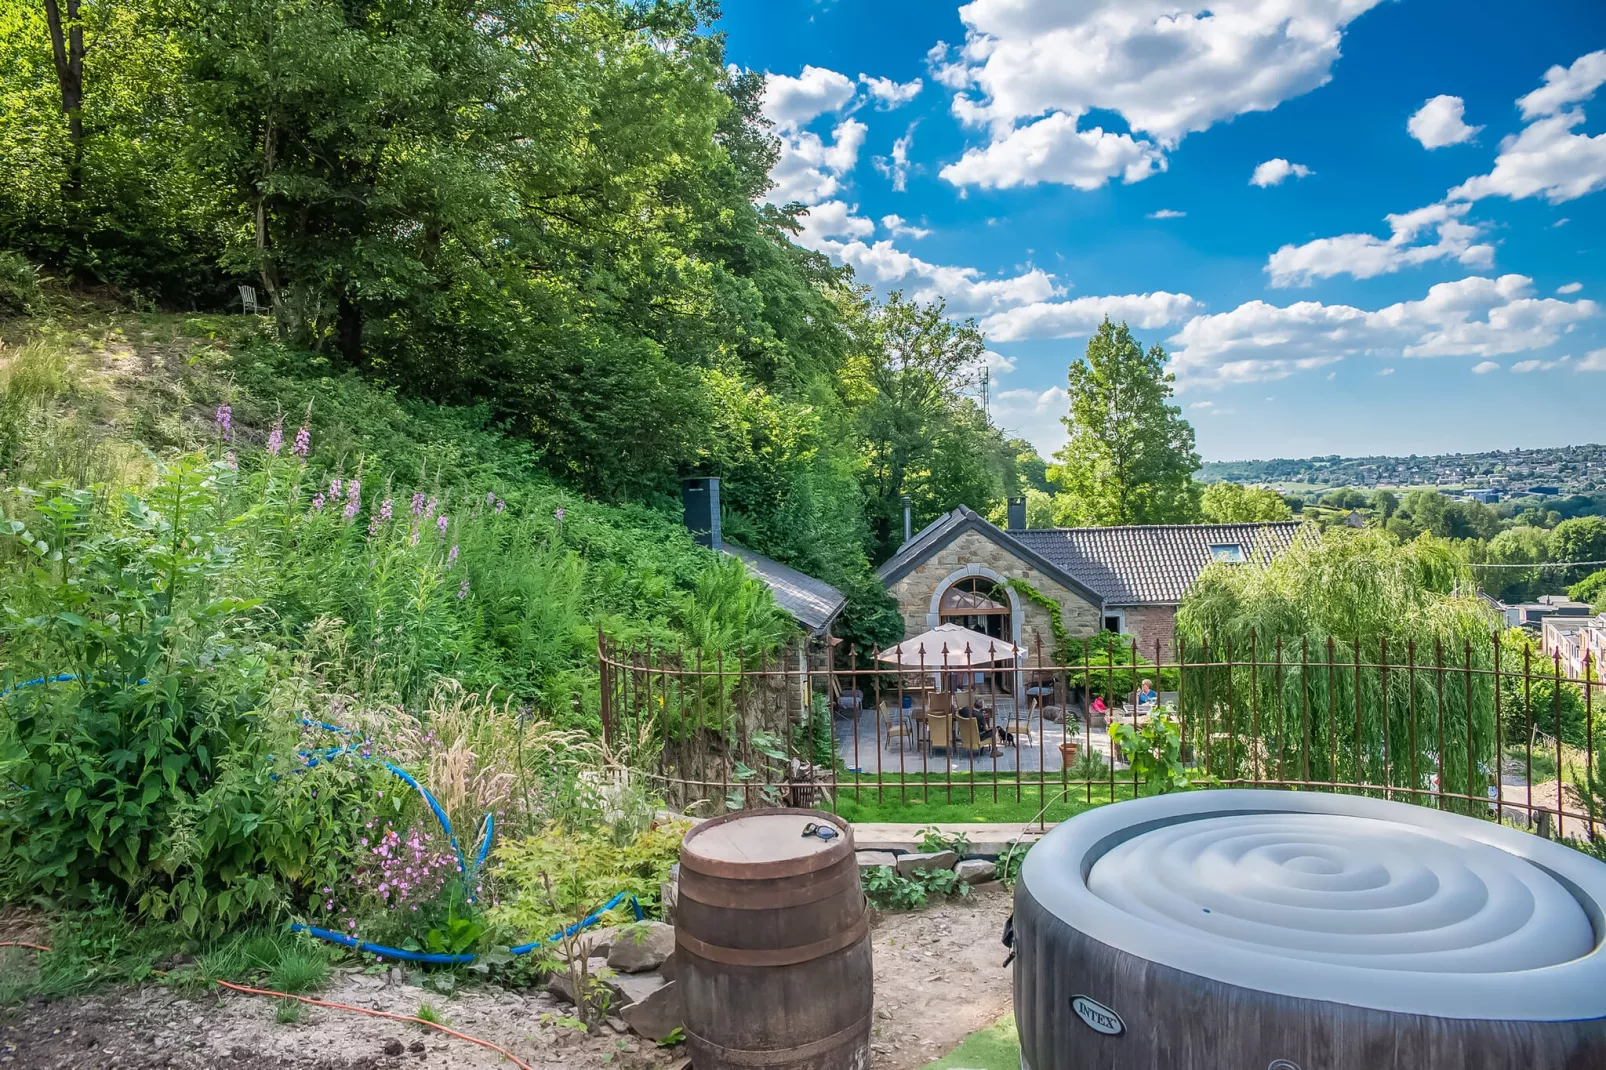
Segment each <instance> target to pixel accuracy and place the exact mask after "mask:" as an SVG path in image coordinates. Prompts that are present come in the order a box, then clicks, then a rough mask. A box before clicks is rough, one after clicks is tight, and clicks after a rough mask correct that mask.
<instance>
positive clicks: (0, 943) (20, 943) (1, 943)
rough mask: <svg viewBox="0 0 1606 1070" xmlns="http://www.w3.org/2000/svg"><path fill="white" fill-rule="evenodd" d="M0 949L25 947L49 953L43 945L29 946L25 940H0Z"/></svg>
mask: <svg viewBox="0 0 1606 1070" xmlns="http://www.w3.org/2000/svg"><path fill="white" fill-rule="evenodd" d="M0 947H27V948H32V949H33V950H35V951H49V950H50V949H49V948H48V947H46V946H45V945H44V944H30V943H29V942H28V941H26V940H0Z"/></svg>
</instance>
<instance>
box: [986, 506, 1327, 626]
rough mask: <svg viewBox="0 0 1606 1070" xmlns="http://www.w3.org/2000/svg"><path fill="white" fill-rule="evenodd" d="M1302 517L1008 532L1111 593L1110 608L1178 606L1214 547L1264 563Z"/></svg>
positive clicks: (1295, 533)
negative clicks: (1257, 521)
mask: <svg viewBox="0 0 1606 1070" xmlns="http://www.w3.org/2000/svg"><path fill="white" fill-rule="evenodd" d="M1303 527H1304V525H1303V524H1301V523H1299V522H1298V521H1279V522H1275V523H1266V524H1146V525H1136V526H1130V527H1114V528H1028V529H1027V530H1025V531H1010V532H1006V534H1007V535H1008V536H1009V537H1010V538H1012V539H1014V540H1015V541H1017V542H1019V543H1020V544H1021V545H1023V546H1026V547H1028V548H1030V549H1032V550H1034V551H1036V552H1037V554H1038V555H1039V556H1041V557H1044V558H1047V559H1048V560H1049V561H1052V562H1053V563H1054V564H1056V565H1058V566H1059V567H1060V568H1062V569H1064V570H1065V571H1066V572H1069V573H1070V574H1071V575H1073V576H1075V577H1076V578H1077V579H1079V580H1081V581H1082V582H1083V583H1085V584H1087V585H1088V586H1089V587H1091V588H1093V589H1094V590H1095V591H1099V592H1101V593H1102V594H1103V595H1104V602H1105V604H1106V605H1110V606H1135V605H1175V604H1176V603H1178V602H1181V601H1182V597H1183V595H1185V594H1187V593H1188V590H1189V589H1190V588H1191V587H1192V586H1193V585H1194V583H1195V582H1197V581H1198V579H1199V574H1200V573H1201V572H1203V571H1204V570H1205V566H1206V565H1209V564H1210V563H1211V561H1212V560H1214V557H1213V554H1212V552H1211V547H1212V546H1241V547H1242V548H1243V554H1244V560H1245V562H1247V563H1257V564H1265V563H1267V562H1269V561H1271V559H1272V558H1274V557H1276V556H1277V555H1278V554H1281V553H1282V552H1283V551H1284V550H1287V549H1288V548H1289V547H1290V546H1292V545H1293V544H1294V540H1295V539H1296V538H1298V537H1299V533H1300V531H1301V530H1302V528H1303Z"/></svg>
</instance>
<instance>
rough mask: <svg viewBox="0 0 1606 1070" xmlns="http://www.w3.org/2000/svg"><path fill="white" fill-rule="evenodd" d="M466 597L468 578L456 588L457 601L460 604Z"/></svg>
mask: <svg viewBox="0 0 1606 1070" xmlns="http://www.w3.org/2000/svg"><path fill="white" fill-rule="evenodd" d="M467 597H468V578H467V577H464V579H463V582H462V584H461V585H460V586H459V587H458V588H457V600H458V601H459V602H461V601H462V600H463V599H465V598H467Z"/></svg>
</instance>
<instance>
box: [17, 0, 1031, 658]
mask: <svg viewBox="0 0 1606 1070" xmlns="http://www.w3.org/2000/svg"><path fill="white" fill-rule="evenodd" d="M717 14H718V11H717V6H716V5H715V4H713V3H712V2H710V0H549V2H541V3H535V2H531V0H512V2H509V3H489V2H487V0H413V2H409V3H405V4H398V3H391V2H387V0H167V2H161V3H159V2H157V0H119V2H117V3H113V2H112V0H50V2H48V3H46V2H45V0H0V72H4V94H5V95H4V99H3V104H0V174H3V175H4V176H5V180H4V181H3V182H0V250H4V249H14V250H16V251H19V252H21V253H23V254H24V255H25V256H27V257H29V258H30V259H32V260H33V261H35V262H40V263H43V264H44V265H45V266H46V267H47V268H49V269H50V271H51V273H52V274H53V275H55V276H56V277H57V278H60V279H64V280H69V281H77V282H82V283H91V284H94V285H95V286H96V287H97V288H98V290H99V292H100V293H106V294H110V295H112V296H114V297H120V298H122V299H124V300H126V301H129V302H131V303H134V304H137V305H141V306H149V305H155V306H157V307H166V308H174V309H192V308H194V309H204V310H209V311H216V310H220V309H224V308H228V307H230V306H231V305H232V307H233V308H235V309H239V308H240V304H239V296H238V294H239V290H238V288H239V287H240V286H242V285H243V286H251V287H253V288H255V290H256V291H257V293H258V296H259V297H260V299H261V300H262V301H263V302H264V303H265V304H266V305H268V306H269V307H270V308H271V310H272V318H271V320H268V321H265V323H264V329H265V330H266V331H269V332H272V333H276V334H277V336H278V338H279V340H280V342H281V343H282V344H283V345H284V347H285V349H286V350H287V351H288V352H290V353H292V354H294V358H293V359H304V360H308V361H313V362H317V361H327V362H329V363H330V364H331V365H333V366H334V367H336V368H337V369H344V370H352V371H356V372H359V373H361V374H363V375H366V376H369V377H372V378H375V379H378V380H380V381H383V382H385V383H387V384H389V385H391V386H393V387H394V388H395V389H396V390H397V391H398V392H399V393H402V394H413V395H416V396H422V397H428V398H431V399H434V400H441V401H447V402H453V403H468V404H482V405H484V406H485V407H486V408H487V410H488V411H489V413H490V414H492V415H493V416H494V417H495V418H496V419H497V420H498V421H500V422H501V423H503V424H504V425H505V426H506V427H507V429H508V430H510V431H511V432H513V433H515V434H518V435H520V436H521V437H523V438H524V439H525V440H526V441H528V442H529V443H530V444H531V446H532V448H533V451H534V453H535V455H536V456H537V457H538V458H539V460H540V463H541V464H543V465H544V466H545V467H546V468H547V469H548V470H549V471H551V472H553V473H554V474H556V475H558V476H560V477H561V478H563V479H565V480H566V481H568V482H569V483H571V484H572V485H574V486H576V487H578V488H580V489H582V490H584V491H587V492H589V493H591V494H594V495H597V496H599V497H603V498H608V499H634V500H638V501H644V502H649V503H658V504H667V503H669V502H671V501H672V500H673V499H672V495H673V494H674V492H675V490H676V484H677V481H678V479H679V478H680V477H682V476H685V475H690V474H708V475H719V476H721V477H723V479H724V481H725V482H724V487H725V494H724V500H725V503H726V508H727V513H728V516H727V530H728V531H730V532H731V534H732V537H733V538H737V539H739V540H740V541H742V542H744V543H745V544H747V545H748V546H750V547H751V548H752V549H755V550H758V551H760V552H762V553H767V554H770V555H772V556H774V557H777V558H779V559H781V560H783V561H787V562H789V563H791V564H794V565H796V566H798V567H800V568H803V569H805V570H807V571H809V572H811V573H814V574H816V575H819V576H821V577H822V578H825V579H827V580H829V581H831V582H833V583H836V584H838V585H839V586H842V587H844V589H847V590H849V592H850V594H852V596H853V598H854V604H855V610H856V611H859V610H862V612H860V613H859V615H858V617H857V619H856V620H855V621H853V622H850V624H849V627H851V628H859V633H860V637H861V638H862V640H863V642H864V645H870V644H871V643H872V642H875V641H890V640H891V639H894V638H896V635H895V634H891V635H889V634H885V633H886V632H887V630H888V629H889V628H892V627H895V623H889V622H896V620H897V618H896V615H895V614H892V613H889V612H888V611H887V607H886V605H885V604H883V601H882V598H881V595H880V592H879V588H878V587H877V585H876V584H875V582H874V580H873V578H872V577H871V573H870V566H871V564H872V563H873V562H874V561H876V560H879V559H881V558H882V557H884V556H885V555H887V554H888V553H890V552H891V550H892V549H893V548H894V547H895V546H896V543H897V539H898V537H900V536H901V532H902V523H901V506H900V499H901V498H902V496H903V495H909V496H910V497H911V498H912V499H913V500H914V503H915V509H916V511H917V513H918V514H919V516H920V518H921V520H922V521H924V520H926V519H929V518H931V517H932V516H935V515H936V514H937V513H938V512H941V511H943V510H945V509H949V508H952V507H953V506H955V505H957V504H961V503H963V504H967V505H970V506H972V507H974V508H977V509H979V510H989V509H992V508H993V507H995V506H997V505H998V504H999V503H1000V502H1001V501H1002V499H1003V497H1004V496H1005V495H1007V494H1011V493H1016V492H1017V491H1018V490H1019V489H1020V488H1021V486H1022V485H1023V484H1024V485H1029V486H1034V487H1037V488H1039V490H1043V489H1046V487H1047V484H1046V482H1045V478H1044V472H1043V464H1042V461H1041V459H1040V458H1037V456H1036V454H1035V452H1034V451H1031V450H1030V448H1029V447H1026V446H1024V445H1023V444H1021V443H1019V442H1009V441H1006V439H1005V438H1004V436H1003V435H1002V434H1001V433H1000V432H999V430H998V429H997V428H996V427H995V426H994V425H993V424H992V423H991V421H990V420H989V419H988V416H987V413H986V411H985V409H984V408H983V407H982V406H980V405H978V404H977V402H976V400H975V399H974V398H973V397H972V396H971V395H972V393H973V391H974V386H975V383H974V377H975V374H976V372H977V371H978V369H979V368H980V362H981V357H982V344H981V338H980V335H979V333H978V332H977V330H976V328H975V325H974V324H973V323H969V322H956V321H955V320H954V319H953V318H952V317H950V316H949V314H948V313H947V311H946V310H945V309H944V308H943V307H942V306H941V304H937V305H922V304H919V303H917V302H912V301H907V300H905V299H903V298H902V297H901V296H898V295H894V296H893V297H892V298H891V299H890V300H888V301H886V302H885V303H882V302H878V301H877V300H875V298H874V297H873V295H871V294H870V293H869V291H868V290H867V289H866V288H865V287H863V286H860V285H858V284H857V283H856V282H855V281H854V279H853V276H852V273H851V272H850V271H848V270H846V269H843V268H838V267H836V266H834V265H832V264H831V262H830V261H829V260H828V259H826V258H825V257H823V256H821V255H819V254H818V253H815V252H812V251H809V250H807V249H804V248H802V247H800V246H799V245H797V244H796V243H795V241H794V240H793V239H794V238H795V237H796V236H797V234H798V232H799V230H800V228H801V226H802V224H803V215H804V213H805V212H806V209H803V208H802V207H800V206H796V205H793V206H788V207H786V208H775V207H772V206H768V205H765V204H763V203H762V201H763V195H764V194H765V193H766V191H767V190H768V189H769V186H770V179H769V173H770V170H771V168H772V166H773V165H774V163H775V161H776V159H777V157H778V153H779V141H778V140H777V138H776V137H775V136H774V132H773V130H772V129H771V126H770V124H769V122H768V121H767V120H766V119H765V118H764V116H763V113H762V110H761V107H760V105H761V103H762V99H763V92H764V76H763V75H762V74H761V73H759V72H754V71H744V70H741V69H739V68H737V67H735V66H733V65H731V64H729V63H728V62H727V59H726V56H725V52H724V39H723V36H722V35H721V34H720V33H718V32H717V31H716V30H715V27H714V20H715V19H716V18H717ZM877 622H879V623H877ZM861 625H862V627H860V626H861Z"/></svg>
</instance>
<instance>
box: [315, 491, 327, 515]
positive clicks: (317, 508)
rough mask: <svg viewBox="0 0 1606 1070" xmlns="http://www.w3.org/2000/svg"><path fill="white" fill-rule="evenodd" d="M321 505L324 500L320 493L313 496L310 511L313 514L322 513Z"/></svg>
mask: <svg viewBox="0 0 1606 1070" xmlns="http://www.w3.org/2000/svg"><path fill="white" fill-rule="evenodd" d="M323 504H324V498H323V495H322V494H321V493H320V494H315V495H313V497H312V511H313V512H314V513H321V512H323Z"/></svg>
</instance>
